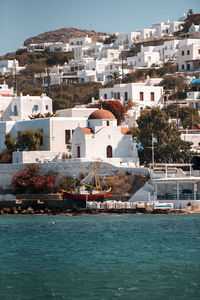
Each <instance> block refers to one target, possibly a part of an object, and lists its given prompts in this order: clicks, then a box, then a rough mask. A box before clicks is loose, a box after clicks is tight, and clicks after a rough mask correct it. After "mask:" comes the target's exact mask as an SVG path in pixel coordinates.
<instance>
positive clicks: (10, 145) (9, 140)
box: [5, 133, 16, 153]
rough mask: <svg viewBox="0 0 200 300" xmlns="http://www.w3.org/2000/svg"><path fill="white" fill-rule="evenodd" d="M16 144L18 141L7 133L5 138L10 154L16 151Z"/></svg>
mask: <svg viewBox="0 0 200 300" xmlns="http://www.w3.org/2000/svg"><path fill="white" fill-rule="evenodd" d="M15 142H16V140H15V139H14V138H13V137H12V135H11V133H7V134H6V136H5V145H6V148H7V150H8V151H9V153H12V152H13V151H15V149H16V147H15Z"/></svg>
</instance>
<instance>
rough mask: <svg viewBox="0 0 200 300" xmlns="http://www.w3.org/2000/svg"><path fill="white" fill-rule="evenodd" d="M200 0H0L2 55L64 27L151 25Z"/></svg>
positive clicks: (110, 29) (199, 7)
mask: <svg viewBox="0 0 200 300" xmlns="http://www.w3.org/2000/svg"><path fill="white" fill-rule="evenodd" d="M190 8H191V9H193V11H194V12H200V1H199V0H167V1H163V0H0V55H3V54H6V53H8V52H12V51H16V50H17V48H18V47H19V46H22V45H23V42H24V40H25V39H27V38H29V37H32V36H35V35H37V34H39V33H43V32H46V31H49V30H55V29H60V28H63V27H75V28H78V29H92V30H95V31H101V32H108V33H112V32H121V33H126V32H130V31H135V30H139V29H143V28H149V27H150V26H151V25H152V24H153V23H156V22H161V21H165V20H166V19H167V18H169V19H170V20H172V21H175V20H177V19H178V18H179V17H180V16H182V15H183V13H184V12H185V13H187V12H188V10H189V9H190Z"/></svg>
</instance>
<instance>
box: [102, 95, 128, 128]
mask: <svg viewBox="0 0 200 300" xmlns="http://www.w3.org/2000/svg"><path fill="white" fill-rule="evenodd" d="M102 107H103V109H106V110H109V111H110V112H111V113H113V115H114V116H115V118H116V119H117V124H118V125H120V124H121V123H122V122H123V121H124V119H125V113H126V107H125V106H124V105H123V104H121V102H119V101H115V100H112V101H104V102H103V103H102Z"/></svg>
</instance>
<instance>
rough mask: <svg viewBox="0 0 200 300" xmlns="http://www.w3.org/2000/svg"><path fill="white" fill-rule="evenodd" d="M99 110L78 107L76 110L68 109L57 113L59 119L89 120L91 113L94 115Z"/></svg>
mask: <svg viewBox="0 0 200 300" xmlns="http://www.w3.org/2000/svg"><path fill="white" fill-rule="evenodd" d="M95 110H98V108H86V107H84V106H76V107H74V108H66V109H60V110H57V111H56V113H58V114H59V117H67V118H74V117H75V118H88V117H89V115H90V114H91V113H93V112H94V111H95Z"/></svg>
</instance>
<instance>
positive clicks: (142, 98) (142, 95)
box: [140, 92, 144, 101]
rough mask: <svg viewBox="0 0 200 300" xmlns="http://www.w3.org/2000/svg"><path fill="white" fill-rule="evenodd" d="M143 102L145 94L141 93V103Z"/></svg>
mask: <svg viewBox="0 0 200 300" xmlns="http://www.w3.org/2000/svg"><path fill="white" fill-rule="evenodd" d="M143 100H144V93H143V92H140V101H143Z"/></svg>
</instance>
